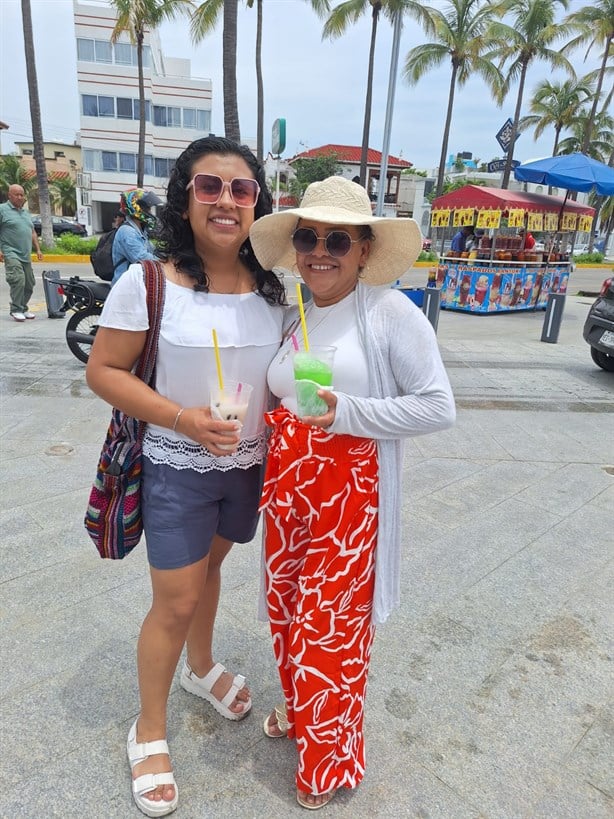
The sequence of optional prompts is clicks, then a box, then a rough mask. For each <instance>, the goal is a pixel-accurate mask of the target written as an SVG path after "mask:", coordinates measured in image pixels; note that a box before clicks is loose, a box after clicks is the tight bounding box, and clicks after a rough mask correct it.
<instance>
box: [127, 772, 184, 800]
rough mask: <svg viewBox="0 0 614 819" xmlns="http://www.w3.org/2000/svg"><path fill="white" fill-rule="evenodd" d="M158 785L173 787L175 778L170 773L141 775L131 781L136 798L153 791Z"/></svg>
mask: <svg viewBox="0 0 614 819" xmlns="http://www.w3.org/2000/svg"><path fill="white" fill-rule="evenodd" d="M160 785H175V777H174V776H173V772H172V771H166V772H165V773H158V774H151V773H149V774H143V775H142V776H137V778H136V779H133V780H132V790H133V792H134V793H136V794H137V795H138V796H141V795H142V794H144V793H148V792H149V791H153V790H154V789H155V788H157V787H159V786H160Z"/></svg>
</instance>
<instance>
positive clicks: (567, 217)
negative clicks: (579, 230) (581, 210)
mask: <svg viewBox="0 0 614 819" xmlns="http://www.w3.org/2000/svg"><path fill="white" fill-rule="evenodd" d="M577 222H578V214H577V213H563V218H562V219H561V230H575V229H576V224H577Z"/></svg>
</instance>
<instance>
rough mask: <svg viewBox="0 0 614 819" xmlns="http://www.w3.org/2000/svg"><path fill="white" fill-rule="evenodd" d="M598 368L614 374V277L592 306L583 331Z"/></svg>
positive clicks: (602, 287) (606, 284) (604, 285)
mask: <svg viewBox="0 0 614 819" xmlns="http://www.w3.org/2000/svg"><path fill="white" fill-rule="evenodd" d="M582 335H583V336H584V340H585V341H586V342H587V344H589V345H590V348H591V357H592V359H593V361H594V362H595V364H597V366H598V367H601V369H602V370H606V371H607V372H609V373H613V372H614V277H612V278H609V279H605V281H604V282H603V284H602V285H601V291H600V293H599V296H598V297H597V299H596V300H595V301H594V302H593V304H592V305H591V309H590V310H589V311H588V316H587V317H586V321H585V322H584V329H583V331H582Z"/></svg>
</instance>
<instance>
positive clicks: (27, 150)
mask: <svg viewBox="0 0 614 819" xmlns="http://www.w3.org/2000/svg"><path fill="white" fill-rule="evenodd" d="M22 154H23V155H24V156H33V154H34V151H33V150H32V148H24V149H23V151H22Z"/></svg>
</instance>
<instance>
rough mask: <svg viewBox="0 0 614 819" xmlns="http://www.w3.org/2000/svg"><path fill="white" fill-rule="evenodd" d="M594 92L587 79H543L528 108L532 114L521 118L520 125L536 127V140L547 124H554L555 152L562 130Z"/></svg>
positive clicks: (534, 132)
mask: <svg viewBox="0 0 614 819" xmlns="http://www.w3.org/2000/svg"><path fill="white" fill-rule="evenodd" d="M591 94H592V89H591V87H590V85H589V84H588V83H586V82H585V81H584V80H580V81H579V82H574V81H573V80H564V81H563V82H550V80H542V82H540V84H539V85H538V86H537V87H536V89H535V91H534V92H533V98H532V100H531V104H530V108H529V110H530V111H531V114H529V115H528V116H526V117H522V118H521V119H520V121H519V123H518V129H519V131H526V130H527V129H528V128H534V129H535V130H534V131H533V138H534V139H535V140H537V139H539V138H540V136H541V135H542V134H543V133H544V131H545V130H546V128H549V127H550V126H552V127H554V145H553V146H552V156H556V154H557V151H558V147H559V139H560V135H561V131H562V130H563V129H564V128H569V126H570V125H571V124H572V123H573V121H574V119H575V117H577V115H578V113H579V112H580V109H581V106H582V104H583V103H584V102H586V100H588V99H589V98H590V96H591Z"/></svg>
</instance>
